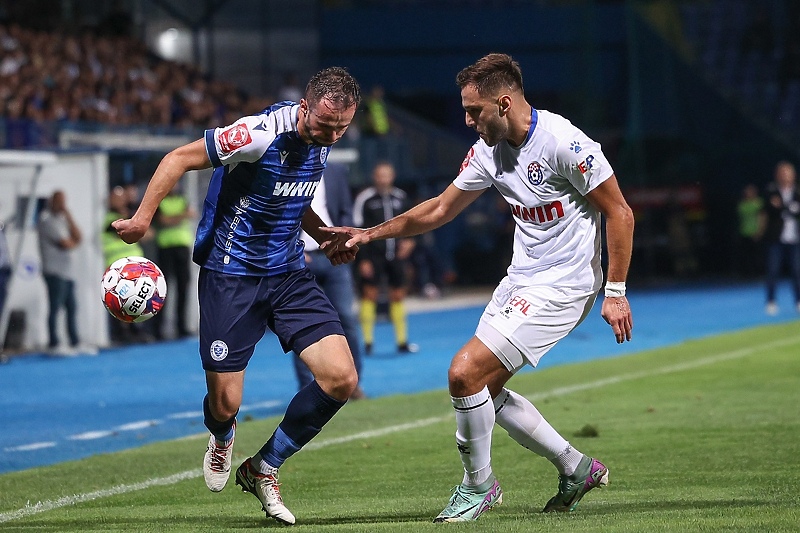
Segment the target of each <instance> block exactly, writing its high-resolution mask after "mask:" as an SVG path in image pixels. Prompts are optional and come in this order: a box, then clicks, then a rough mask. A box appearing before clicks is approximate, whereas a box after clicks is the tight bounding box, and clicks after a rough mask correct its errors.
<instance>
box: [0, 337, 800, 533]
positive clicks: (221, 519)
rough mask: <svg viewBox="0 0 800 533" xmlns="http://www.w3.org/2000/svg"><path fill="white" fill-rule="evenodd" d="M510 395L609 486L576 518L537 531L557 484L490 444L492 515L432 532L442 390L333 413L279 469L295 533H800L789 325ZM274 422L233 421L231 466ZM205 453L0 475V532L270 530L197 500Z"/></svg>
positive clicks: (446, 444) (439, 501) (439, 486)
mask: <svg viewBox="0 0 800 533" xmlns="http://www.w3.org/2000/svg"><path fill="white" fill-rule="evenodd" d="M509 386H510V387H511V388H512V389H514V390H516V391H518V392H520V393H522V394H524V395H526V396H528V397H529V398H531V399H532V400H533V401H534V403H535V404H536V405H537V406H538V407H539V409H540V410H541V411H542V413H543V414H544V416H545V417H547V418H548V420H549V421H550V422H551V423H552V424H553V425H554V426H555V427H556V428H557V429H558V430H559V431H561V432H562V434H564V436H565V437H567V438H568V439H569V440H570V441H571V442H572V443H573V444H574V445H575V446H576V447H577V448H579V449H580V450H581V451H584V452H585V453H588V454H591V455H594V456H597V457H599V458H601V459H602V460H603V461H604V462H605V463H606V464H607V465H608V467H609V469H610V485H609V487H608V488H606V489H604V490H594V491H592V492H591V493H589V494H588V495H587V496H586V497H585V498H584V500H583V501H582V502H581V504H580V505H579V507H578V508H577V510H576V511H575V512H574V513H570V514H558V515H552V514H548V515H544V514H541V513H540V512H539V511H540V510H541V508H542V506H543V505H544V503H545V502H546V501H547V499H548V498H549V497H550V496H552V495H553V493H554V491H555V490H556V484H557V475H556V472H555V468H553V466H552V465H550V463H549V462H547V461H546V460H544V459H542V458H540V457H537V456H534V455H533V454H532V453H530V452H528V451H527V450H525V449H523V448H521V447H520V446H519V445H517V444H516V443H515V442H513V441H512V440H511V439H510V438H509V437H508V436H507V435H506V434H505V432H504V431H503V430H502V429H501V428H499V427H498V428H497V429H496V431H495V437H494V443H493V465H494V470H495V473H496V474H497V476H498V479H499V480H500V483H501V485H502V487H503V490H504V493H505V494H504V502H503V504H502V505H500V506H498V507H496V508H495V509H494V510H492V511H491V512H489V513H486V514H484V515H483V516H482V517H481V518H480V520H479V521H477V522H475V523H472V524H433V523H431V520H432V519H433V517H434V516H436V514H437V513H438V512H439V511H440V510H441V509H442V508H443V507H444V506H445V505H446V503H447V500H448V498H449V495H450V490H451V489H452V488H453V487H454V486H455V485H456V484H457V483H458V482H459V481H460V478H461V463H460V461H459V458H458V454H457V452H456V448H455V443H454V432H455V421H454V417H453V415H452V409H451V408H450V402H449V397H448V395H447V393H446V391H443V390H441V391H434V392H429V393H424V394H416V395H408V396H394V397H387V398H380V399H374V400H368V401H363V402H356V403H353V404H352V405H348V406H346V407H345V408H344V409H343V410H342V411H341V412H340V413H339V414H338V415H337V416H336V418H335V419H334V420H333V421H332V422H331V423H330V424H329V425H328V426H327V427H326V428H325V430H324V431H323V432H322V433H321V434H320V435H319V437H317V439H315V441H313V442H312V444H311V445H309V446H308V447H307V448H306V449H305V450H303V451H302V452H300V453H299V454H297V455H296V456H294V457H293V458H292V459H290V460H289V461H288V462H287V464H286V465H284V467H283V468H282V470H281V473H282V477H281V481H282V483H283V485H282V493H283V497H284V500H285V502H286V504H287V506H288V507H289V509H291V510H292V512H294V514H295V515H296V516H297V524H296V525H295V526H294V529H296V530H297V531H321V532H340V531H359V532H381V531H397V532H400V531H402V532H407V531H414V532H416V531H423V532H424V531H441V530H443V529H448V530H456V531H487V532H495V531H502V532H517V531H518V532H523V531H524V532H527V531H543V532H544V531H546V532H548V533H556V532H566V533H577V532H585V531H586V532H588V531H597V532H601V531H602V532H603V533H609V532H623V531H624V532H646V531H654V532H659V533H667V532H686V531H725V532H736V531H741V532H756V531H758V532H782V531H787V532H788V531H798V530H800V511H798V508H800V495H799V494H800V481H798V475H797V471H798V467H800V417H799V416H798V413H800V408H799V407H798V406H800V322H791V323H786V324H782V325H777V326H768V327H761V328H758V329H751V330H747V331H742V332H737V333H734V334H727V335H722V336H717V337H710V338H706V339H702V340H697V341H692V342H687V343H683V344H680V345H677V346H672V347H669V348H664V349H659V350H653V351H648V352H643V353H639V354H635V355H630V356H623V357H618V358H613V359H606V360H600V361H594V362H590V363H584V364H580V365H571V366H560V367H555V368H550V369H546V370H541V371H534V372H525V373H522V374H520V375H518V376H516V377H515V378H513V379H512V380H511V382H510V383H509ZM277 422H278V419H276V418H271V419H266V420H254V421H242V423H240V425H239V427H238V433H237V440H236V457H235V458H234V461H235V464H234V467H235V466H237V465H238V463H239V462H240V461H241V460H243V459H244V458H245V457H246V456H247V455H249V454H251V453H253V452H255V451H256V450H257V449H258V448H259V447H260V446H261V444H262V443H263V441H264V440H265V439H266V438H267V437H268V436H269V434H270V433H271V432H272V430H273V429H274V427H275V425H276V424H277ZM206 439H207V437H206V436H204V435H202V436H196V437H193V438H187V439H181V440H177V441H170V442H162V443H157V444H152V445H148V446H144V447H142V448H138V449H134V450H128V451H125V452H120V453H114V454H107V455H98V456H94V457H91V458H88V459H85V460H81V461H75V462H69V463H62V464H58V465H54V466H49V467H43V468H36V469H32V470H26V471H22V472H14V473H9V474H5V475H2V476H0V531H37V532H39V531H43V532H51V531H52V532H56V531H58V532H70V531H80V532H90V531H103V532H106V531H186V532H194V531H254V530H258V529H261V528H282V527H284V526H281V525H279V524H278V523H277V522H274V521H272V520H268V519H266V518H265V517H264V513H263V512H262V511H261V508H260V505H259V503H258V502H257V501H256V499H255V498H254V497H253V496H252V495H250V494H243V493H242V492H241V491H240V490H239V488H238V487H236V486H235V485H234V483H233V476H232V477H231V479H230V480H229V482H228V486H227V487H226V488H225V490H224V491H223V492H221V493H217V494H213V493H211V492H209V491H208V490H207V489H206V488H205V485H204V483H203V480H202V474H201V471H200V465H201V461H202V456H203V452H204V451H205V443H206Z"/></svg>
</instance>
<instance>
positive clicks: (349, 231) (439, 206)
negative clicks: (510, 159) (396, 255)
mask: <svg viewBox="0 0 800 533" xmlns="http://www.w3.org/2000/svg"><path fill="white" fill-rule="evenodd" d="M485 190H486V189H481V190H479V191H462V190H461V189H459V188H458V187H456V186H455V185H453V184H450V185H449V186H448V187H447V188H446V189H445V190H444V192H442V194H440V195H439V196H437V197H435V198H431V199H430V200H425V201H424V202H422V203H421V204H418V205H416V206H414V207H412V208H411V209H409V210H408V211H406V212H405V213H401V214H399V215H397V216H396V217H394V218H390V219H389V220H387V221H386V222H382V223H380V224H378V225H377V226H373V227H371V228H367V229H358V228H350V227H331V228H323V231H327V232H331V233H339V234H346V235H348V236H349V239H348V241H347V243H346V245H347V247H351V246H356V245H360V244H366V243H368V242H371V241H377V240H381V239H391V238H397V237H413V236H414V235H419V234H421V233H425V232H428V231H431V230H434V229H436V228H438V227H440V226H443V225H445V224H447V223H448V222H450V221H451V220H453V219H454V218H455V217H456V215H458V214H459V213H460V212H461V211H463V210H464V209H465V208H466V207H467V206H468V205H469V204H471V203H472V202H474V201H475V199H476V198H477V197H478V196H480V195H481V194H482V193H483V192H484V191H485Z"/></svg>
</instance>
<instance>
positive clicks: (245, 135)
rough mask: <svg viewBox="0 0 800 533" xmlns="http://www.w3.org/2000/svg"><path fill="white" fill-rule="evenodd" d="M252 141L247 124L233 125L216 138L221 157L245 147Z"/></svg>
mask: <svg viewBox="0 0 800 533" xmlns="http://www.w3.org/2000/svg"><path fill="white" fill-rule="evenodd" d="M252 141H253V138H252V137H251V136H250V130H249V129H247V124H234V125H233V126H231V127H230V128H228V129H226V130H222V131H221V132H220V133H219V135H218V136H217V142H219V148H220V153H219V155H221V156H226V155H228V154H230V153H231V152H234V151H236V150H238V149H239V148H241V147H243V146H247V145H248V144H250V143H251V142H252Z"/></svg>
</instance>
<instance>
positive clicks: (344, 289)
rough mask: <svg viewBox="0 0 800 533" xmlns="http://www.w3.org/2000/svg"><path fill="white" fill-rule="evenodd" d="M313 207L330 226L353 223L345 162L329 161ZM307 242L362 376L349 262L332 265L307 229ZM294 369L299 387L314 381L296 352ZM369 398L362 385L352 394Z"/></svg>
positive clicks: (314, 267)
mask: <svg viewBox="0 0 800 533" xmlns="http://www.w3.org/2000/svg"><path fill="white" fill-rule="evenodd" d="M311 209H313V210H314V212H315V213H316V214H318V215H319V217H320V218H321V219H322V221H323V222H325V224H327V225H329V226H341V225H350V224H352V222H353V199H352V197H351V196H350V185H349V184H348V181H347V171H346V167H345V166H344V165H338V164H336V163H328V166H327V168H326V169H325V174H324V175H323V177H322V179H321V180H320V182H319V186H318V187H317V190H316V191H315V193H314V199H313V200H312V201H311ZM301 237H302V239H303V243H304V244H305V260H306V266H308V269H309V270H310V271H311V273H312V274H314V277H315V278H316V280H317V283H318V284H319V286H320V288H321V289H322V291H323V292H324V293H325V294H326V295H327V296H328V299H329V300H330V301H331V304H332V305H333V307H334V309H336V312H337V313H338V314H339V319H340V320H341V322H342V329H344V336H345V338H346V339H347V344H348V346H350V352H351V353H352V354H353V362H354V363H355V366H356V371H357V372H358V375H359V378H360V377H361V367H362V361H361V347H360V344H359V343H360V338H359V337H360V336H359V334H358V318H357V317H356V313H355V310H354V309H353V304H354V303H355V287H354V286H353V275H352V271H351V269H350V265H349V264H347V265H338V266H333V265H331V263H330V261H329V260H328V258H327V257H325V252H323V251H322V250H320V248H319V244H318V243H317V241H315V240H314V239H313V238H311V237H310V236H309V235H308V234H307V233H306V232H304V231H303V232H301ZM293 357H294V368H295V373H296V375H297V382H298V384H299V388H300V389H302V388H304V387H305V386H306V385H308V384H309V383H311V382H312V381H314V376H313V375H312V374H311V371H310V370H309V369H308V366H306V364H305V363H304V362H303V361H302V359H300V357H299V355H298V354H297V353H296V352H293ZM363 398H366V395H365V394H364V391H363V389H362V388H361V386H360V385H359V386H357V387H356V388H355V390H354V391H353V393H352V394H351V395H350V399H351V400H360V399H363Z"/></svg>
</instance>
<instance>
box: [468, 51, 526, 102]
mask: <svg viewBox="0 0 800 533" xmlns="http://www.w3.org/2000/svg"><path fill="white" fill-rule="evenodd" d="M456 83H457V84H458V86H459V87H461V88H462V89H463V88H464V87H466V86H467V85H474V86H475V89H476V90H477V91H478V94H479V95H481V96H491V95H494V94H495V93H497V92H500V91H503V90H505V89H511V90H519V91H520V92H523V87H522V70H520V68H519V63H517V62H516V61H514V60H513V59H512V58H511V56H510V55H508V54H488V55H485V56H483V57H482V58H480V59H479V60H477V61H476V62H475V63H473V64H472V65H470V66H468V67H466V68H465V69H463V70H462V71H461V72H459V73H458V75H457V76H456Z"/></svg>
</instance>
